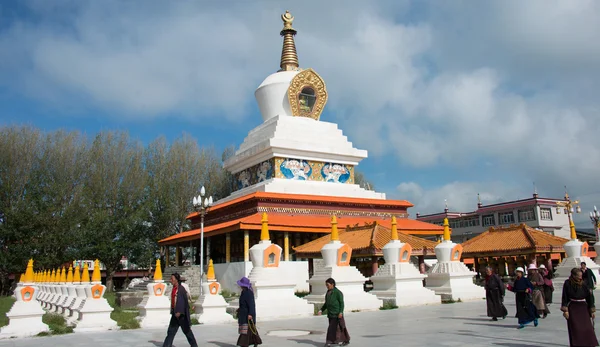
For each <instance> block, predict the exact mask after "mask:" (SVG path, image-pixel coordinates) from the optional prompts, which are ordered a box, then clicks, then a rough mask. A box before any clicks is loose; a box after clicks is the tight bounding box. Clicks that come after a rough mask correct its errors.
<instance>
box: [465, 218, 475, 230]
mask: <svg viewBox="0 0 600 347" xmlns="http://www.w3.org/2000/svg"><path fill="white" fill-rule="evenodd" d="M463 224H464V226H465V228H467V227H477V226H479V217H469V218H465V220H464V221H463Z"/></svg>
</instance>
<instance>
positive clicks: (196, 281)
mask: <svg viewBox="0 0 600 347" xmlns="http://www.w3.org/2000/svg"><path fill="white" fill-rule="evenodd" d="M176 272H177V273H179V274H180V275H181V277H182V278H183V279H185V283H186V284H187V285H188V286H189V287H190V294H192V296H199V295H200V265H191V266H169V267H167V268H166V269H164V270H163V280H165V282H168V283H170V282H171V275H172V274H174V273H176ZM169 288H170V286H169ZM170 291H171V290H170V289H169V290H168V292H170ZM167 294H168V293H167Z"/></svg>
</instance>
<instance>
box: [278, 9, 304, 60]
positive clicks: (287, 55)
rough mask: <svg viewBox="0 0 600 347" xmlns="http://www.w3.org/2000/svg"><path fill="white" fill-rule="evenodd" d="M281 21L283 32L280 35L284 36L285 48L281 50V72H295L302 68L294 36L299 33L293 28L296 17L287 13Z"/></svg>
mask: <svg viewBox="0 0 600 347" xmlns="http://www.w3.org/2000/svg"><path fill="white" fill-rule="evenodd" d="M281 19H282V20H283V30H281V32H280V34H281V36H283V48H282V50H281V63H280V64H279V66H280V67H281V70H279V71H294V70H297V69H298V67H299V66H300V65H299V64H298V54H297V53H296V44H295V43H294V35H296V33H297V31H296V29H294V28H292V22H293V21H294V16H292V14H291V13H290V11H285V13H284V14H282V15H281Z"/></svg>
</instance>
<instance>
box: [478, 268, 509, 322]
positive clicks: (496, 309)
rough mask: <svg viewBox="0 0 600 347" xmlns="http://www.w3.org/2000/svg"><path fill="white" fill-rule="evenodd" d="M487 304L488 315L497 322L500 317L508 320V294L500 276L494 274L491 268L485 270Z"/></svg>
mask: <svg viewBox="0 0 600 347" xmlns="http://www.w3.org/2000/svg"><path fill="white" fill-rule="evenodd" d="M484 287H485V302H486V304H487V315H488V317H492V320H493V321H497V320H498V317H502V319H504V318H506V315H507V314H508V311H507V310H506V307H504V294H505V293H506V290H505V287H504V283H503V282H502V279H501V278H500V276H498V275H497V274H495V273H494V271H493V269H492V268H491V267H489V266H488V267H486V268H485V286H484Z"/></svg>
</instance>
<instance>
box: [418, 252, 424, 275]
mask: <svg viewBox="0 0 600 347" xmlns="http://www.w3.org/2000/svg"><path fill="white" fill-rule="evenodd" d="M419 272H420V273H422V274H424V273H425V256H423V255H420V256H419Z"/></svg>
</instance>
